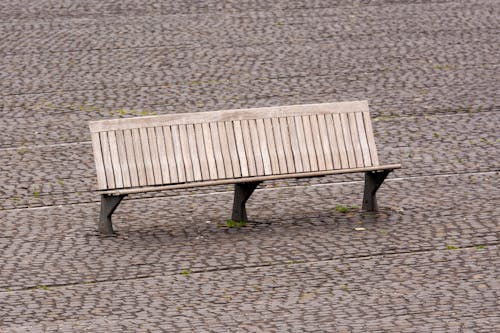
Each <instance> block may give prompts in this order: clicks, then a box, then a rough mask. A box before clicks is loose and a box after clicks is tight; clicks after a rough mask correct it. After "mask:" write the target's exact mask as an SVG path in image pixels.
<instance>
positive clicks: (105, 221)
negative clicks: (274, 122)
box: [90, 101, 401, 236]
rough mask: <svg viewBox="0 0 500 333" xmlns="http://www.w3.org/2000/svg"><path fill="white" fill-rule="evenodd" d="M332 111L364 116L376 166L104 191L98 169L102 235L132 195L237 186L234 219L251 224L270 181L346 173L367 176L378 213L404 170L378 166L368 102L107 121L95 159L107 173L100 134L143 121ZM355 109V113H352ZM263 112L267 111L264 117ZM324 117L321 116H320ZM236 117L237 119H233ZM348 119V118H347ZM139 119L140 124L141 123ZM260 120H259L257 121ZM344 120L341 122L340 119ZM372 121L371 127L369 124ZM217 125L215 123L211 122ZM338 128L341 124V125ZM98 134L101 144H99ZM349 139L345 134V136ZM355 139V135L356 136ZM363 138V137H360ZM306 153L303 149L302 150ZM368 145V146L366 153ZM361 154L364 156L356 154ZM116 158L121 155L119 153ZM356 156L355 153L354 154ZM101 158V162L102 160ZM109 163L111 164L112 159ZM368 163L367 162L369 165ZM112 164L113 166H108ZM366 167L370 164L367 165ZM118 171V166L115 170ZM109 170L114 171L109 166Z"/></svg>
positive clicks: (370, 207)
mask: <svg viewBox="0 0 500 333" xmlns="http://www.w3.org/2000/svg"><path fill="white" fill-rule="evenodd" d="M331 108H335V109H340V111H338V112H343V113H345V112H363V113H364V117H366V118H365V130H366V131H367V133H366V137H367V140H368V141H369V142H368V144H369V145H370V148H369V149H370V151H369V152H368V153H369V154H372V158H371V160H372V163H373V164H375V165H372V166H364V167H351V168H341V169H330V170H322V171H307V172H296V173H283V174H279V173H278V174H266V175H257V176H255V175H254V176H246V177H238V178H225V179H214V180H203V181H186V182H179V183H172V184H160V185H148V186H140V187H138V186H135V187H124V188H111V189H106V188H103V184H104V186H106V176H105V175H104V174H103V172H105V171H103V170H101V172H100V171H99V167H98V180H99V186H100V190H99V193H100V194H101V211H100V218H99V224H98V231H99V232H100V233H101V234H102V235H106V236H111V235H113V234H114V231H113V225H112V220H111V216H112V214H113V213H114V211H115V210H116V208H117V207H118V205H119V204H120V202H121V201H122V200H123V198H124V197H125V196H127V195H129V194H134V193H143V192H149V191H161V190H170V189H184V188H192V187H200V186H212V185H223V184H234V199H233V209H232V216H231V219H232V220H234V221H248V217H247V213H246V202H247V201H248V199H249V198H250V197H251V195H252V193H253V192H254V191H255V189H256V188H257V186H258V185H259V184H260V183H261V182H263V181H266V180H276V179H287V178H307V177H319V176H325V175H334V174H345V173H357V172H364V173H365V183H364V194H363V202H362V209H363V210H364V211H368V212H373V211H377V210H378V205H377V199H376V193H377V191H378V189H379V188H380V186H381V185H382V183H383V182H384V180H385V179H386V177H387V175H388V174H389V173H390V172H391V171H393V170H394V169H398V168H401V165H400V164H390V165H378V157H377V154H376V148H375V142H374V138H373V133H372V129H371V121H370V119H369V114H367V112H368V104H367V103H366V102H364V101H361V102H342V103H327V104H313V105H297V106H284V107H277V108H276V107H274V108H263V109H266V110H263V109H247V110H229V111H213V112H208V113H207V112H205V113H204V114H205V115H199V114H180V115H164V116H156V117H140V118H131V119H114V120H104V121H96V122H91V124H90V128H91V132H92V139H93V148H94V157H95V158H96V165H99V163H100V165H101V169H104V167H103V165H104V162H105V161H104V162H103V160H105V159H103V158H102V153H101V148H100V147H98V146H96V141H99V134H98V132H100V131H104V130H106V129H107V128H109V127H111V128H113V129H114V130H119V129H120V126H124V128H127V129H130V128H134V126H135V125H134V124H135V123H137V122H138V121H139V123H140V122H144V123H147V125H148V126H155V121H156V119H159V120H161V121H163V122H165V121H168V122H175V121H177V118H179V119H180V120H179V121H180V122H181V123H184V124H189V123H190V122H191V121H197V120H198V118H197V117H203V116H205V117H207V118H208V117H210V118H211V119H212V118H213V119H215V120H216V121H217V120H223V121H228V120H229V121H239V120H241V119H245V118H248V117H249V115H252V116H254V115H259V114H260V115H264V116H266V117H269V114H270V113H271V114H278V115H281V116H282V117H289V116H288V114H287V112H292V113H293V116H297V115H298V116H302V115H301V110H302V109H304V114H305V116H306V117H307V116H309V115H313V114H314V112H315V110H317V109H318V110H320V111H321V110H323V111H325V110H328V109H331ZM351 109H354V110H355V111H351ZM267 110H269V113H268V112H267ZM235 111H237V112H235ZM262 111H266V112H265V113H263V112H262ZM318 114H320V113H318ZM231 117H233V118H231ZM345 117H347V116H345ZM138 119H139V120H138ZM257 119H258V118H257ZM339 119H340V118H339ZM367 120H368V123H366V121H367ZM210 121H213V120H210ZM337 125H338V124H337ZM96 134H97V140H95V138H96ZM344 135H345V134H344ZM352 135H354V134H352ZM360 135H361V133H360ZM299 144H302V145H306V143H305V142H300V143H299ZM301 149H302V148H301ZM366 149H368V148H367V145H365V151H364V152H363V153H366ZM356 153H359V154H361V153H360V152H356ZM115 154H117V153H116V152H115ZM351 154H352V152H351ZM99 158H100V160H99ZM108 161H111V160H110V159H109V158H108ZM365 162H366V161H365ZM108 163H109V162H108ZM365 165H366V164H365ZM114 167H115V168H116V165H115V166H114ZM106 168H108V169H109V170H112V169H111V167H109V166H106Z"/></svg>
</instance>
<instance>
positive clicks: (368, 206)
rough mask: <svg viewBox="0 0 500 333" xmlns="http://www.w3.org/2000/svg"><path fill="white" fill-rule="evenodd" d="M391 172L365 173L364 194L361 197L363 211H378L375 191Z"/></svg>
mask: <svg viewBox="0 0 500 333" xmlns="http://www.w3.org/2000/svg"><path fill="white" fill-rule="evenodd" d="M391 171H392V170H382V171H369V172H366V173H365V193H364V195H363V207H362V208H363V210H365V211H368V212H375V211H377V210H378V205H377V196H376V194H377V190H378V189H379V187H380V185H382V183H383V182H384V180H385V177H387V175H388V174H389V172H391Z"/></svg>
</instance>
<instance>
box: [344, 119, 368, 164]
mask: <svg viewBox="0 0 500 333" xmlns="http://www.w3.org/2000/svg"><path fill="white" fill-rule="evenodd" d="M347 117H348V118H349V129H350V131H351V140H352V145H353V147H354V156H355V157H356V167H357V168H362V167H364V166H365V164H364V163H363V153H362V151H361V143H360V142H359V133H358V126H357V125H356V114H355V113H348V114H347Z"/></svg>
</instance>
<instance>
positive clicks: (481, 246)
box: [474, 244, 486, 250]
mask: <svg viewBox="0 0 500 333" xmlns="http://www.w3.org/2000/svg"><path fill="white" fill-rule="evenodd" d="M474 248H475V249H476V250H482V249H485V248H486V245H484V244H481V245H477V246H475V247H474Z"/></svg>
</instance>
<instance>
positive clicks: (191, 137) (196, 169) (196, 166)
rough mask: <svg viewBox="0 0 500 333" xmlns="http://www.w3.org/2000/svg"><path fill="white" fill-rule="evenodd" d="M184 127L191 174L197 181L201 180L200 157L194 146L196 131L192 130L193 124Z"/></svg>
mask: <svg viewBox="0 0 500 333" xmlns="http://www.w3.org/2000/svg"><path fill="white" fill-rule="evenodd" d="M186 128H187V136H188V142H189V152H190V155H191V161H192V164H193V176H194V180H196V181H199V180H202V179H203V177H202V176H201V165H200V158H199V155H198V148H197V146H196V133H195V130H194V125H192V124H189V125H186Z"/></svg>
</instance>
